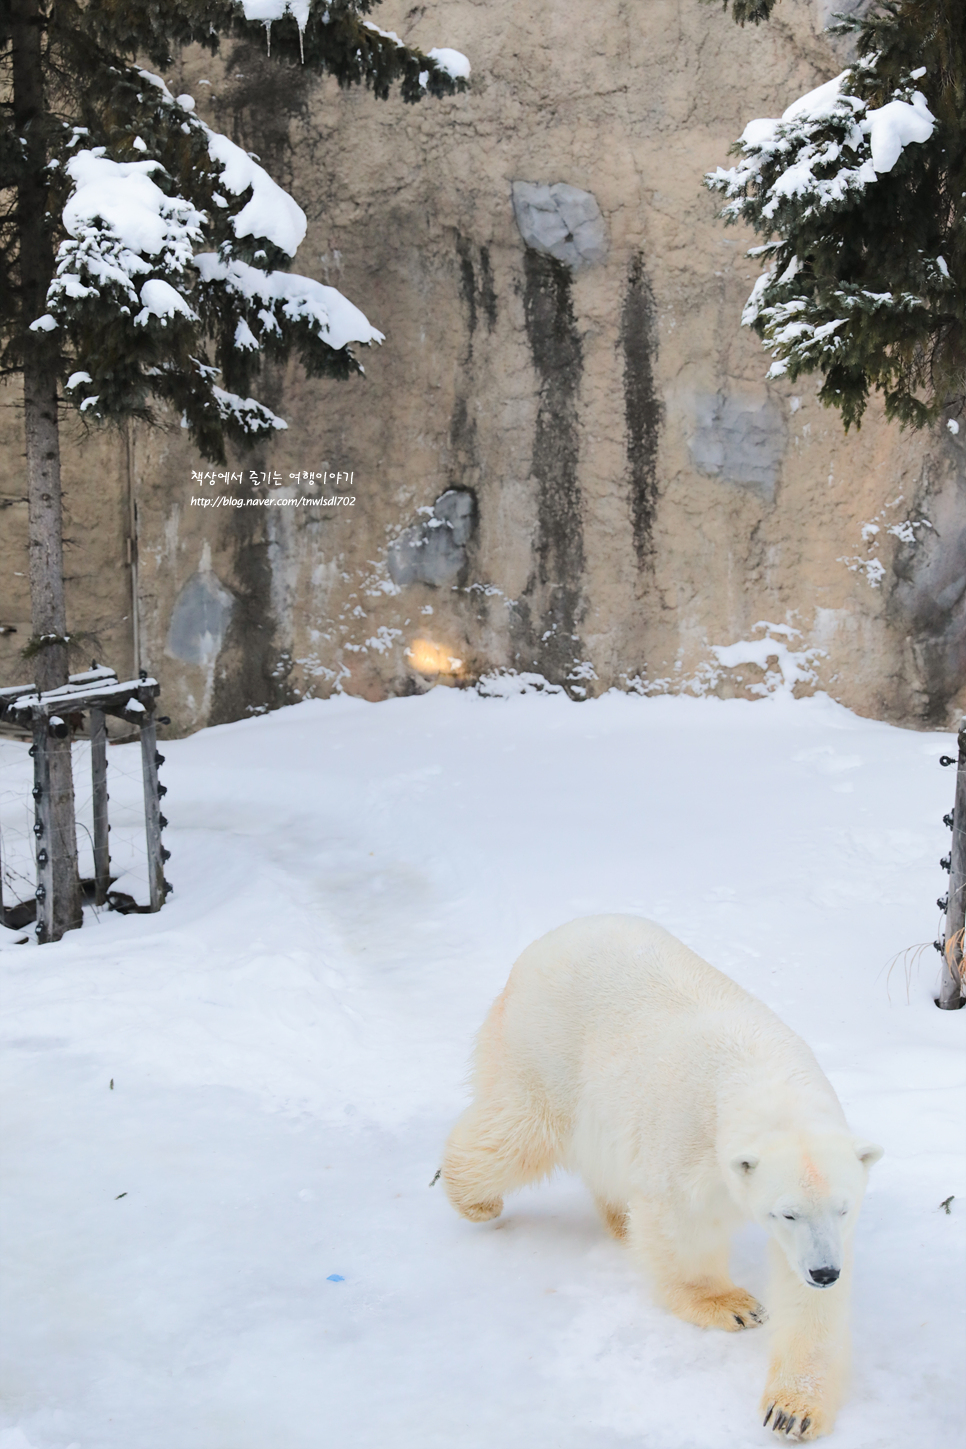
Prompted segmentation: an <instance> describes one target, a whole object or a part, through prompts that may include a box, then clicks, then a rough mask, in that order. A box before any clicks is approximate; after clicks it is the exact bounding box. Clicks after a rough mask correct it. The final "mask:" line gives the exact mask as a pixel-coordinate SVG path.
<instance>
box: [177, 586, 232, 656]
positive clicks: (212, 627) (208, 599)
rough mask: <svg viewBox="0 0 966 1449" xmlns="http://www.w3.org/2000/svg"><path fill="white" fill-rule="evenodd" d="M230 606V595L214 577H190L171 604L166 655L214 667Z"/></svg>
mask: <svg viewBox="0 0 966 1449" xmlns="http://www.w3.org/2000/svg"><path fill="white" fill-rule="evenodd" d="M234 606H235V599H234V595H233V594H231V593H230V592H229V591H228V589H226V588H225V587H224V585H223V584H222V583H221V580H220V579H219V578H218V577H217V575H216V574H214V573H211V572H210V571H206V572H201V571H199V572H198V573H194V574H192V575H191V578H190V579H188V581H187V583H186V584H185V585H184V586H183V588H182V589H181V592H180V593H179V594H178V597H177V599H176V600H175V605H174V609H173V610H172V613H171V623H170V624H169V626H168V637H167V641H166V644H165V649H166V652H167V653H168V654H170V655H171V656H172V657H173V658H175V659H181V660H183V661H184V662H185V663H186V664H201V665H209V664H214V662H215V660H216V659H217V658H218V654H219V651H220V649H221V646H222V643H223V641H224V638H225V630H226V629H227V628H228V623H229V620H230V619H231V613H232V609H233V608H234Z"/></svg>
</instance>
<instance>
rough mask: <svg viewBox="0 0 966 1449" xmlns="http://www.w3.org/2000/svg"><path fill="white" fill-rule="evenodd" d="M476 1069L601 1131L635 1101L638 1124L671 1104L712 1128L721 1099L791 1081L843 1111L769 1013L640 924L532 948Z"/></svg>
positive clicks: (592, 920)
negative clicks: (755, 1085)
mask: <svg viewBox="0 0 966 1449" xmlns="http://www.w3.org/2000/svg"><path fill="white" fill-rule="evenodd" d="M476 1070H477V1079H478V1081H479V1083H480V1085H483V1084H484V1081H485V1079H486V1078H487V1077H489V1076H490V1075H491V1073H492V1074H493V1075H494V1076H500V1077H501V1078H504V1079H506V1078H507V1075H508V1074H509V1076H512V1078H513V1079H515V1081H516V1082H517V1084H518V1086H519V1087H522V1088H523V1090H524V1091H525V1092H526V1093H527V1094H528V1095H530V1094H533V1093H536V1094H537V1096H539V1097H540V1098H541V1099H542V1100H543V1101H544V1102H545V1104H546V1110H547V1111H548V1112H549V1113H551V1114H552V1115H553V1116H554V1117H555V1118H557V1119H559V1120H560V1121H561V1123H563V1122H564V1121H567V1120H569V1122H570V1123H571V1124H572V1125H573V1126H576V1124H577V1121H578V1119H579V1118H581V1117H584V1118H586V1116H587V1113H588V1112H590V1111H592V1112H593V1116H594V1119H595V1121H596V1122H597V1123H598V1126H601V1127H602V1126H603V1123H602V1117H601V1113H602V1112H603V1111H604V1107H603V1106H602V1105H601V1104H604V1103H613V1104H614V1106H615V1109H617V1110H618V1111H619V1113H620V1115H621V1117H622V1120H624V1121H628V1112H629V1110H630V1107H629V1104H630V1103H631V1102H632V1101H633V1102H634V1103H636V1104H638V1108H637V1109H635V1113H634V1115H635V1117H637V1116H638V1112H639V1110H641V1107H642V1105H643V1104H644V1103H648V1104H649V1107H648V1111H649V1112H655V1111H656V1112H657V1113H658V1115H664V1112H665V1110H666V1109H665V1108H664V1107H663V1106H662V1105H661V1104H662V1103H669V1102H670V1100H672V1099H674V1100H676V1102H677V1106H676V1108H675V1109H674V1112H673V1113H672V1115H673V1116H674V1117H675V1118H677V1119H680V1114H681V1112H682V1110H686V1111H687V1114H688V1115H689V1116H690V1117H692V1118H694V1119H701V1120H703V1121H708V1120H709V1119H713V1118H714V1117H715V1115H716V1112H717V1108H716V1107H715V1105H714V1103H715V1102H717V1101H718V1100H719V1098H720V1094H721V1091H722V1090H723V1089H727V1090H729V1091H730V1090H732V1088H733V1086H734V1085H735V1084H736V1083H738V1082H744V1083H746V1084H748V1085H750V1084H751V1080H752V1079H753V1078H757V1079H759V1080H761V1081H763V1082H766V1083H768V1084H770V1085H774V1086H776V1087H777V1086H778V1084H780V1083H782V1082H788V1081H789V1080H790V1079H791V1078H794V1079H796V1083H797V1085H796V1090H800V1089H801V1088H802V1087H806V1085H807V1088H808V1089H809V1090H808V1095H809V1096H813V1097H817V1098H818V1099H822V1100H823V1101H825V1100H827V1101H828V1102H829V1106H830V1108H831V1110H833V1111H835V1110H836V1109H837V1110H838V1111H839V1112H840V1110H841V1109H839V1108H837V1103H836V1102H835V1097H834V1093H833V1092H832V1089H831V1087H830V1085H829V1084H828V1082H827V1080H826V1078H825V1077H824V1074H823V1073H822V1071H821V1069H820V1068H819V1066H818V1063H817V1062H816V1061H815V1058H814V1057H813V1056H812V1053H811V1052H810V1051H809V1049H808V1047H807V1046H806V1045H805V1043H804V1042H803V1041H801V1039H800V1038H799V1037H797V1036H796V1035H795V1034H794V1032H792V1031H790V1030H789V1028H788V1027H787V1026H785V1025H784V1023H783V1022H782V1021H780V1020H779V1018H778V1017H777V1016H775V1015H774V1013H773V1012H772V1011H770V1010H769V1008H768V1007H767V1006H765V1005H764V1003H763V1002H760V1001H758V1000H757V999H756V998H755V997H753V996H751V995H750V994H749V993H748V992H747V991H744V990H743V989H742V987H740V986H738V985H737V983H736V982H734V981H732V980H730V978H729V977H727V976H725V975H723V973H722V972H720V971H717V970H715V968H714V967H713V966H710V965H709V964H708V963H707V962H706V961H704V960H702V958H701V957H700V956H698V955H697V954H696V953H695V952H694V951H691V950H690V949H689V948H688V947H687V946H685V945H684V944H683V942H681V941H678V940H677V939H676V938H675V937H674V936H672V935H671V934H670V932H668V931H666V930H664V928H663V927H661V926H659V925H657V924H656V923H655V922H653V921H648V920H645V919H643V918H641V917H638V916H622V915H613V916H588V917H583V918H580V919H578V920H575V921H570V922H568V923H567V924H566V925H564V926H560V927H558V928H557V929H556V930H553V931H550V932H549V933H548V934H547V935H546V936H543V937H541V939H540V940H538V941H535V942H534V943H533V945H531V946H528V947H527V949H526V950H525V951H524V952H523V954H522V955H521V956H520V957H519V959H518V960H517V962H516V963H515V965H514V967H513V970H512V971H511V973H510V978H509V980H508V982H507V984H506V987H505V989H504V991H503V992H502V994H501V995H500V996H499V997H498V998H497V1001H496V1002H495V1003H494V1006H493V1009H492V1011H491V1013H490V1017H489V1018H488V1020H487V1022H486V1024H485V1025H484V1028H483V1032H482V1033H481V1036H480V1041H479V1046H478V1050H477V1058H476ZM595 1103H597V1104H598V1105H596V1106H595V1105H594V1104H595ZM618 1103H623V1106H622V1107H619V1108H618V1107H617V1104H618ZM684 1103H687V1108H686V1109H685V1107H684ZM832 1104H834V1106H832ZM608 1110H609V1108H608ZM679 1125H680V1121H679ZM635 1130H637V1129H635ZM648 1130H650V1128H649V1129H648Z"/></svg>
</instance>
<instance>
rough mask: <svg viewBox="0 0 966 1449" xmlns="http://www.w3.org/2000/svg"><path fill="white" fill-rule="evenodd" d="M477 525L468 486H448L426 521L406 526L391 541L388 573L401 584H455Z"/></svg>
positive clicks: (401, 586) (406, 585)
mask: <svg viewBox="0 0 966 1449" xmlns="http://www.w3.org/2000/svg"><path fill="white" fill-rule="evenodd" d="M475 527H476V499H475V498H474V496H473V494H472V493H471V492H470V491H469V489H467V488H447V490H446V492H445V493H441V494H440V496H439V497H438V498H437V500H436V502H435V504H434V506H433V516H432V518H428V519H427V520H426V522H425V523H417V524H414V525H413V527H412V528H407V529H405V530H404V531H403V532H402V533H401V534H400V535H399V537H398V538H395V539H393V541H392V543H391V544H390V545H389V558H388V563H389V577H390V578H391V579H392V581H393V583H394V584H397V585H398V586H399V587H400V588H403V589H405V588H408V587H409V586H410V585H411V584H416V583H421V584H429V585H431V586H432V587H433V588H439V587H440V586H441V585H444V584H452V583H455V582H456V579H457V578H458V577H459V575H460V572H461V570H462V568H463V565H464V564H465V562H466V545H467V544H468V543H469V541H470V538H471V537H472V534H473V530H474V528H475Z"/></svg>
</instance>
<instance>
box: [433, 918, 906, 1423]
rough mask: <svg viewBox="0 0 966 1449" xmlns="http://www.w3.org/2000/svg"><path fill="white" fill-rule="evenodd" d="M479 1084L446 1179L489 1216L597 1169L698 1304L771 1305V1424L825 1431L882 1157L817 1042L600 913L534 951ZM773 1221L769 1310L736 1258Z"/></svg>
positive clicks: (704, 1323) (748, 1313)
mask: <svg viewBox="0 0 966 1449" xmlns="http://www.w3.org/2000/svg"><path fill="white" fill-rule="evenodd" d="M473 1085H474V1100H473V1102H472V1105H471V1106H470V1107H469V1108H468V1109H467V1111H466V1112H465V1113H464V1114H463V1116H462V1117H461V1118H460V1119H459V1121H458V1122H457V1123H456V1125H455V1127H454V1128H453V1130H452V1132H451V1134H450V1137H449V1140H448V1142H447V1144H446V1150H445V1154H444V1159H443V1166H442V1178H443V1182H444V1184H445V1187H446V1192H447V1194H448V1196H449V1199H450V1201H451V1202H452V1204H453V1206H454V1207H455V1208H456V1209H457V1210H458V1211H459V1212H460V1213H462V1214H463V1216H464V1217H466V1218H470V1219H471V1220H472V1221H474V1222H483V1221H485V1220H486V1219H488V1218H495V1217H497V1216H499V1214H500V1212H501V1211H502V1208H503V1197H504V1194H505V1193H507V1192H512V1191H513V1190H514V1189H515V1188H518V1187H522V1186H523V1184H524V1183H528V1182H534V1181H536V1180H537V1179H538V1178H541V1177H543V1176H545V1175H546V1174H548V1173H549V1172H551V1171H552V1170H553V1169H554V1168H555V1167H557V1166H562V1167H565V1168H569V1169H571V1170H573V1171H576V1172H579V1173H580V1175H581V1176H582V1177H583V1179H584V1181H585V1182H586V1183H587V1185H588V1187H589V1188H590V1190H591V1192H592V1193H593V1194H594V1197H595V1199H596V1202H597V1207H598V1210H599V1212H600V1215H601V1217H602V1219H603V1221H604V1223H605V1225H606V1226H607V1228H608V1229H609V1230H610V1232H611V1233H612V1234H613V1235H614V1236H615V1237H616V1238H620V1239H623V1240H625V1241H626V1242H627V1244H628V1246H629V1248H630V1250H631V1252H632V1253H633V1255H634V1257H635V1259H636V1261H637V1262H638V1263H639V1265H640V1266H641V1267H642V1268H643V1269H644V1270H645V1272H646V1273H647V1275H648V1277H649V1278H650V1280H651V1282H652V1284H653V1286H654V1289H655V1291H656V1293H657V1296H658V1297H659V1298H660V1299H661V1301H662V1302H663V1303H664V1304H665V1306H666V1307H667V1308H669V1309H670V1311H671V1312H672V1313H675V1314H677V1316H678V1317H679V1318H683V1319H685V1320H687V1321H688V1322H689V1323H696V1324H698V1325H700V1326H701V1327H702V1328H723V1329H726V1330H728V1331H730V1332H736V1331H737V1330H739V1329H743V1328H751V1327H752V1326H754V1325H755V1324H758V1323H762V1322H764V1320H765V1319H766V1317H767V1318H770V1324H771V1330H772V1335H773V1337H772V1353H771V1362H770V1367H769V1371H768V1381H767V1386H766V1388H765V1393H764V1396H763V1398H762V1401H761V1412H762V1413H763V1415H764V1422H765V1424H766V1425H768V1426H769V1427H770V1428H771V1429H773V1430H775V1431H777V1432H778V1433H781V1434H783V1435H786V1436H787V1437H789V1438H793V1439H799V1440H804V1439H813V1438H816V1437H817V1436H818V1435H820V1434H825V1433H827V1432H828V1431H829V1430H830V1429H831V1427H832V1424H833V1422H834V1419H835V1414H836V1411H837V1408H838V1405H839V1402H840V1398H841V1395H842V1390H843V1386H844V1381H845V1378H846V1374H847V1366H848V1340H849V1334H848V1301H849V1288H850V1282H849V1280H850V1272H851V1241H852V1233H853V1229H854V1227H855V1220H856V1216H857V1214H858V1211H859V1205H860V1203H861V1201H862V1196H863V1193H864V1191H865V1185H866V1179H867V1175H868V1169H869V1167H870V1166H871V1165H872V1163H874V1162H875V1161H877V1160H878V1158H879V1157H880V1156H881V1155H882V1149H881V1148H879V1147H876V1146H874V1145H873V1144H872V1143H868V1142H863V1141H859V1140H857V1139H856V1138H855V1137H854V1136H853V1135H852V1133H851V1132H850V1131H849V1128H848V1125H847V1123H846V1121H845V1116H844V1114H843V1112H842V1108H841V1106H840V1105H839V1102H838V1099H837V1097H836V1095H835V1093H834V1091H833V1090H832V1086H831V1084H830V1083H829V1081H828V1080H827V1078H826V1077H825V1075H824V1074H823V1072H822V1070H821V1068H820V1067H819V1065H818V1063H817V1062H816V1060H815V1058H814V1056H813V1055H812V1053H811V1052H810V1051H809V1049H808V1047H807V1046H806V1045H805V1043H804V1042H803V1041H801V1040H800V1039H799V1038H798V1037H797V1036H795V1034H794V1032H791V1031H789V1029H788V1027H786V1026H785V1025H784V1024H783V1023H782V1022H781V1021H779V1019H778V1018H777V1017H776V1016H775V1015H774V1013H773V1012H771V1011H770V1010H769V1009H768V1007H766V1006H764V1005H763V1004H762V1003H761V1002H760V1001H757V1000H756V999H755V998H754V997H753V996H749V994H748V993H747V992H746V991H743V990H742V989H741V987H740V986H737V985H736V984H735V983H734V982H733V981H731V980H729V979H728V977H727V976H723V975H722V974H721V972H720V971H716V970H715V969H714V967H712V966H709V965H708V963H707V962H706V961H703V960H702V959H701V957H700V956H697V955H695V953H694V952H693V951H691V950H689V949H688V947H686V946H685V945H683V944H682V943H681V942H680V941H678V940H676V939H675V938H674V937H673V936H672V935H670V934H669V933H668V932H667V931H665V930H664V929H663V928H662V927H661V926H658V925H656V924H655V923H654V922H652V921H646V920H642V919H640V918H639V917H636V916H592V917H588V918H585V919H582V920H576V921H571V922H570V923H569V924H568V925H565V926H560V927H559V928H558V929H557V930H555V931H551V932H550V933H549V935H546V936H544V937H542V939H541V940H539V941H536V942H535V943H534V944H533V945H532V946H529V947H528V948H527V949H526V950H525V951H524V952H523V954H522V956H521V957H520V958H519V960H518V961H517V962H516V964H515V965H514V967H513V970H512V971H511V973H510V979H509V980H508V982H507V984H506V987H505V988H504V990H503V992H502V993H501V994H500V996H498V997H497V999H496V1001H495V1002H494V1004H493V1007H492V1008H491V1010H490V1013H489V1016H488V1017H487V1019H486V1021H485V1022H484V1024H483V1028H482V1030H481V1032H480V1035H479V1038H478V1042H477V1047H476V1053H475V1060H474V1072H473ZM749 1218H751V1219H754V1220H755V1221H756V1222H758V1223H760V1224H761V1226H762V1227H763V1228H765V1229H766V1230H767V1231H768V1233H769V1234H770V1244H769V1251H770V1257H771V1286H770V1289H769V1293H768V1310H769V1311H768V1313H767V1314H766V1312H765V1310H764V1309H763V1308H762V1306H761V1304H759V1303H757V1302H756V1301H755V1299H754V1298H753V1297H752V1296H751V1294H750V1293H746V1292H745V1291H744V1289H742V1288H738V1287H736V1286H735V1284H734V1283H732V1281H731V1279H730V1276H729V1273H728V1248H729V1240H730V1237H731V1235H732V1233H733V1232H734V1230H735V1229H736V1228H737V1227H738V1226H739V1224H740V1223H742V1222H743V1221H746V1220H747V1219H749Z"/></svg>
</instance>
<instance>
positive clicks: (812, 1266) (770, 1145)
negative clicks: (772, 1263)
mask: <svg viewBox="0 0 966 1449" xmlns="http://www.w3.org/2000/svg"><path fill="white" fill-rule="evenodd" d="M881 1156H882V1148H881V1147H876V1146H875V1144H874V1143H871V1142H860V1141H857V1140H856V1139H855V1138H854V1137H852V1136H850V1135H849V1134H848V1133H847V1132H830V1133H824V1134H821V1135H812V1134H792V1133H788V1134H784V1133H781V1134H776V1135H775V1136H770V1137H769V1138H768V1139H766V1140H765V1141H763V1142H761V1143H757V1144H755V1146H754V1148H753V1150H750V1151H748V1152H742V1153H739V1154H738V1155H737V1156H736V1157H734V1158H732V1160H731V1164H730V1167H731V1184H732V1191H733V1194H734V1196H735V1197H736V1199H737V1200H738V1201H739V1202H740V1203H741V1204H742V1205H743V1206H744V1207H745V1209H746V1211H748V1212H749V1213H750V1215H751V1216H752V1217H753V1218H754V1219H755V1221H756V1222H758V1223H760V1225H761V1226H762V1227H763V1228H765V1229H766V1230H767V1231H768V1232H769V1233H770V1234H771V1236H772V1237H773V1238H774V1239H775V1241H776V1242H777V1243H778V1244H779V1246H780V1247H781V1248H782V1250H783V1251H784V1253H785V1256H786V1258H787V1259H788V1262H789V1266H790V1267H791V1268H792V1271H793V1272H795V1273H796V1274H797V1275H798V1276H799V1278H801V1280H802V1282H803V1283H806V1284H807V1285H808V1286H809V1287H810V1288H830V1287H831V1286H832V1284H833V1283H835V1282H836V1281H837V1279H838V1277H839V1274H840V1273H841V1271H842V1262H843V1244H844V1242H845V1240H846V1239H847V1238H848V1236H849V1235H850V1233H851V1231H852V1228H853V1227H854V1225H855V1219H856V1216H857V1214H858V1211H859V1206H860V1204H861V1202H862V1197H863V1194H864V1192H865V1185H866V1180H867V1178H868V1172H869V1168H870V1167H871V1166H872V1164H873V1163H874V1162H878V1160H879V1158H880V1157H881Z"/></svg>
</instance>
